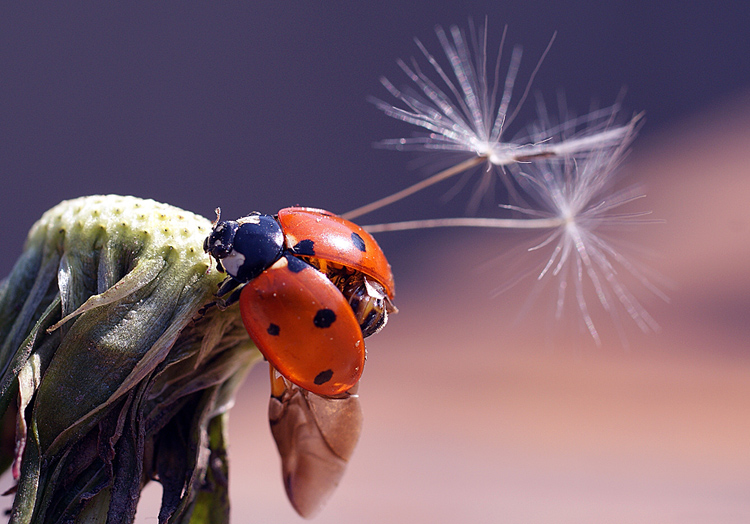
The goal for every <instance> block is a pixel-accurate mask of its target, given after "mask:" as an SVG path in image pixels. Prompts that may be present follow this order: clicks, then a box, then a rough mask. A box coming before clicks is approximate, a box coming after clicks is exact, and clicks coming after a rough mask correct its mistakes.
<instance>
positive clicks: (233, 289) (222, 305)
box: [216, 277, 242, 311]
mask: <svg viewBox="0 0 750 524" xmlns="http://www.w3.org/2000/svg"><path fill="white" fill-rule="evenodd" d="M241 291H242V282H240V281H239V280H235V279H234V278H232V277H227V278H226V279H224V281H223V282H222V283H221V285H220V286H219V290H218V291H217V292H216V296H217V297H223V296H225V295H226V294H227V293H231V294H230V295H229V296H228V297H226V298H219V299H217V300H216V306H217V307H218V308H219V309H221V310H222V311H223V310H225V309H226V308H228V307H229V306H231V305H232V304H234V303H236V302H237V301H239V299H240V292H241Z"/></svg>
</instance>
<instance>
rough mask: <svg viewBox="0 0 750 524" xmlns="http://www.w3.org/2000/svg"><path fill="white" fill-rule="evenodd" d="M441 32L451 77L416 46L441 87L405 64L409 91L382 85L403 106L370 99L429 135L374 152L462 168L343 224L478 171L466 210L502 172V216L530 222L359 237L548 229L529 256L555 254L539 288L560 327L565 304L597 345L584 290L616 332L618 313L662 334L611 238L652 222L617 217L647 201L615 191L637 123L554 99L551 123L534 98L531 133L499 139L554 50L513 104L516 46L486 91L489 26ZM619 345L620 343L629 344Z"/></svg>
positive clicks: (641, 274)
mask: <svg viewBox="0 0 750 524" xmlns="http://www.w3.org/2000/svg"><path fill="white" fill-rule="evenodd" d="M436 32H437V35H438V39H439V41H440V44H441V46H442V48H443V51H444V53H445V56H446V58H447V59H448V62H449V64H450V68H444V67H442V66H441V65H440V64H439V61H438V60H437V59H436V58H435V57H434V56H433V55H432V54H431V53H430V52H429V51H427V49H426V47H425V46H424V45H422V43H421V42H420V41H418V40H417V46H418V47H419V49H420V51H421V53H422V55H423V57H424V59H426V61H427V63H428V64H429V66H430V74H434V75H435V77H436V78H437V79H438V81H434V80H433V79H431V78H430V76H429V75H428V74H427V73H425V72H424V71H423V69H422V68H421V67H420V65H419V63H418V61H417V60H416V59H412V60H411V62H410V63H409V64H407V63H406V62H403V61H400V62H399V65H400V67H401V69H402V70H403V71H404V72H405V73H406V75H407V77H408V78H409V80H410V81H411V85H410V87H406V88H404V89H401V90H399V89H397V88H396V87H395V86H394V85H393V84H392V83H391V82H389V81H388V80H386V79H382V83H383V85H384V86H385V87H386V89H387V90H388V91H389V92H390V93H391V94H392V95H393V96H394V97H395V98H397V99H398V100H399V102H400V104H399V105H391V104H389V103H387V102H384V101H381V100H374V103H375V105H376V106H377V107H378V108H379V109H381V110H382V111H383V112H384V113H385V114H387V115H388V116H390V117H393V118H396V119H398V120H401V121H404V122H407V123H409V124H413V125H416V126H418V127H420V128H422V129H424V130H426V131H427V133H426V134H422V135H420V136H415V137H412V138H398V139H391V140H385V141H383V142H381V143H380V145H382V146H384V147H389V148H393V149H398V150H417V151H430V152H442V153H453V154H461V155H463V156H464V157H465V158H463V159H462V160H461V161H460V162H459V163H457V164H456V165H454V166H452V167H450V168H448V169H446V170H444V171H441V172H440V173H437V174H435V175H433V176H431V177H429V178H427V179H425V180H423V181H421V182H419V183H417V184H415V185H413V186H411V187H408V188H406V189H404V190H402V191H399V192H398V193H395V194H394V195H391V196H389V197H386V198H383V199H381V200H379V201H377V202H374V203H372V204H370V205H369V206H364V207H362V208H359V209H356V210H354V211H352V212H350V213H348V214H346V215H345V216H347V217H348V218H352V217H354V216H359V215H361V214H364V213H367V212H370V211H372V210H374V209H377V208H379V207H383V206H385V205H388V204H390V203H392V202H395V201H397V200H400V199H402V198H405V197H406V196H408V195H410V194H413V193H415V192H417V191H419V190H421V189H423V188H425V187H428V186H429V185H432V184H434V183H437V182H440V181H442V180H445V179H447V178H450V177H452V176H454V175H457V174H459V173H463V172H466V171H467V170H470V169H472V168H474V167H476V166H479V165H480V164H485V165H486V166H487V167H488V169H486V170H485V173H484V175H483V179H482V180H481V181H480V183H479V184H478V186H477V187H478V190H475V193H474V195H473V196H472V203H473V204H474V205H475V204H477V203H478V198H480V197H481V195H480V194H479V192H480V191H485V190H487V189H488V188H489V187H490V186H491V184H490V183H488V178H487V176H489V175H491V174H492V173H493V172H495V173H499V174H500V175H501V176H503V177H505V178H504V182H505V183H506V185H507V186H508V188H509V190H510V191H509V193H510V194H511V195H512V196H513V197H514V200H516V202H514V205H503V206H501V207H502V208H504V209H506V210H509V211H513V212H515V213H519V214H521V215H523V216H524V217H525V218H448V219H433V220H417V221H406V222H398V223H391V224H378V225H373V226H369V227H367V228H366V229H367V230H368V231H370V232H381V231H396V230H405V229H421V228H431V227H493V228H511V229H539V230H546V233H545V236H544V238H543V239H542V240H541V241H540V242H539V243H538V244H537V245H535V246H534V247H532V248H531V249H530V251H536V252H543V251H545V250H550V254H549V255H548V256H546V257H545V262H544V264H543V265H542V266H541V269H540V270H539V272H538V274H537V279H538V280H539V281H541V282H548V281H555V282H556V285H557V300H556V314H557V317H558V318H560V317H561V316H562V311H563V308H564V306H565V304H566V303H567V302H568V301H569V300H570V298H569V295H572V296H573V300H574V301H575V303H576V304H577V308H578V310H579V311H580V314H581V318H582V319H583V323H584V324H585V327H586V329H587V330H588V332H589V333H590V335H591V337H592V338H593V339H594V341H595V342H596V343H597V344H600V343H601V337H600V335H599V331H598V329H597V327H596V326H595V324H594V321H593V318H592V309H591V308H592V307H593V302H592V301H591V300H590V299H588V300H587V293H586V291H585V290H586V289H587V288H589V287H591V288H593V290H594V293H595V295H596V303H598V304H599V305H600V306H601V307H602V308H603V309H604V310H605V311H607V312H608V313H609V314H610V315H611V316H612V318H613V319H614V320H615V323H616V324H617V325H618V328H621V326H620V325H619V320H618V319H619V316H618V311H620V310H623V309H624V311H625V312H626V314H627V316H629V317H630V318H631V319H632V320H633V321H634V322H635V323H636V324H637V325H638V326H639V327H640V328H641V329H642V330H643V331H655V330H657V329H658V325H657V323H656V321H655V320H654V319H653V318H652V317H651V316H650V315H649V313H648V311H647V310H646V308H645V307H644V306H643V305H642V304H641V302H640V301H639V300H638V298H637V297H636V296H635V294H634V293H633V292H631V291H630V290H629V289H628V287H627V286H626V285H625V281H626V280H629V279H630V278H634V279H635V281H636V282H638V283H640V285H642V286H643V287H644V288H646V289H648V290H649V291H651V292H653V293H654V294H656V295H657V296H659V297H661V298H663V299H664V300H667V297H666V296H664V294H663V293H662V292H661V291H660V290H659V289H657V288H656V287H655V286H654V285H653V284H652V283H651V282H650V281H649V279H648V277H647V275H646V272H645V271H644V270H642V269H640V268H639V266H638V265H637V264H635V263H634V262H632V261H630V260H628V259H627V258H626V257H625V256H623V254H622V253H620V252H619V251H617V249H616V248H615V243H614V242H613V241H612V240H610V239H609V238H610V237H609V236H607V235H608V233H612V232H614V229H615V228H617V227H622V226H625V225H634V224H643V223H653V222H656V221H654V220H649V219H647V218H646V215H648V214H649V213H648V212H633V213H629V212H624V211H622V209H623V208H624V206H625V205H626V204H628V203H630V202H633V201H634V200H637V199H639V198H642V197H643V196H644V195H642V194H640V193H638V192H637V191H636V190H635V189H632V188H631V189H626V190H621V191H614V190H613V187H614V184H613V182H614V178H615V176H616V172H617V168H618V167H619V164H620V163H621V161H622V159H623V156H624V154H625V152H626V150H627V148H628V147H629V145H630V142H631V141H632V139H633V137H634V136H635V133H636V129H637V126H638V123H639V121H640V115H636V116H635V117H633V118H632V119H631V120H630V122H628V123H627V124H624V125H621V124H618V123H617V120H618V118H617V115H618V112H619V103H618V104H614V105H612V106H611V107H607V108H603V109H596V110H592V111H590V112H588V113H587V114H584V115H583V116H578V117H576V116H573V115H572V114H571V113H570V112H569V111H568V109H567V108H566V105H565V102H564V100H562V99H561V100H559V101H558V107H559V108H560V109H559V113H560V114H559V116H558V117H557V118H556V119H553V118H552V117H551V116H550V115H549V114H548V111H547V109H546V106H545V105H544V103H543V102H542V101H541V99H539V100H538V101H537V112H538V115H539V120H538V121H537V122H536V123H534V124H533V125H531V126H529V127H528V128H527V129H526V131H525V134H524V135H522V136H521V138H514V139H506V138H505V136H504V135H505V131H506V129H507V128H508V126H509V125H510V123H511V122H512V121H513V120H514V118H515V117H516V115H517V114H518V111H519V109H520V107H521V105H522V104H523V103H524V101H525V99H526V98H527V95H528V92H529V88H530V85H531V81H532V80H533V78H534V76H535V75H536V73H537V71H538V69H539V66H540V65H541V61H542V60H543V59H544V56H545V55H546V53H547V51H548V50H549V46H548V48H547V50H545V52H544V54H543V55H542V59H540V61H539V62H538V64H537V67H536V68H535V69H534V71H533V73H532V74H531V77H530V79H529V82H528V84H527V86H526V89H525V90H524V91H523V93H522V94H521V96H520V97H519V99H518V101H517V102H516V103H515V104H514V103H513V91H514V87H515V84H516V79H517V77H518V71H519V66H520V60H521V48H520V47H518V46H516V47H514V48H513V51H512V52H511V56H510V59H509V63H508V65H507V69H506V72H505V77H504V80H503V81H501V80H500V69H501V67H500V66H501V62H502V58H503V46H504V42H505V31H504V32H503V36H502V42H501V44H500V48H499V50H498V53H497V57H496V59H495V66H494V70H493V71H494V77H493V80H492V81H490V80H489V78H488V75H489V72H490V71H489V68H488V66H487V63H488V61H489V56H488V54H487V37H488V32H487V25H486V23H485V25H484V26H483V27H481V28H480V29H479V30H478V31H477V30H476V29H475V28H474V26H473V25H470V28H469V32H468V33H466V32H464V31H462V30H460V29H459V28H457V27H455V26H454V27H451V29H450V31H449V33H446V32H445V31H444V30H443V29H442V28H440V27H438V28H436ZM550 44H551V42H550ZM495 168H497V169H495ZM625 275H629V277H626V276H625ZM622 338H623V340H624V336H623V337H622Z"/></svg>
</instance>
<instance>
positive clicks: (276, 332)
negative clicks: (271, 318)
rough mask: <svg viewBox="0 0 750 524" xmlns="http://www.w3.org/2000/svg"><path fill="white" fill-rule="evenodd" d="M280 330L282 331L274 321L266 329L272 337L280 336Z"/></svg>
mask: <svg viewBox="0 0 750 524" xmlns="http://www.w3.org/2000/svg"><path fill="white" fill-rule="evenodd" d="M280 331H281V328H280V327H279V326H277V325H276V324H274V323H273V322H272V323H271V324H269V326H268V329H266V332H267V333H268V334H269V335H271V336H272V337H278V336H279V332H280Z"/></svg>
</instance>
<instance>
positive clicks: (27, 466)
mask: <svg viewBox="0 0 750 524" xmlns="http://www.w3.org/2000/svg"><path fill="white" fill-rule="evenodd" d="M436 31H437V36H438V39H439V41H440V44H441V46H442V49H443V52H444V54H445V60H444V61H445V62H446V63H447V64H448V65H447V66H444V65H441V62H443V60H442V58H440V57H436V56H435V55H433V54H431V53H430V52H429V51H428V50H427V48H426V46H424V45H423V44H422V43H421V42H420V41H419V40H417V46H418V48H419V50H420V52H421V59H420V60H417V59H412V60H411V61H410V62H405V61H399V65H400V67H401V69H402V70H403V72H404V73H405V74H406V76H407V79H408V85H407V87H405V88H396V87H395V85H394V84H392V83H391V82H389V81H387V80H385V79H383V81H382V83H383V85H384V86H385V88H386V89H387V91H388V92H389V93H390V94H391V95H392V97H393V98H394V99H395V102H393V103H388V102H384V101H381V100H375V101H374V103H375V105H376V106H377V107H378V108H379V109H380V110H382V111H383V112H384V113H385V114H386V115H388V116H390V117H393V118H395V119H397V120H400V121H402V122H404V123H406V124H410V125H412V126H416V127H417V128H418V129H420V130H421V131H422V134H421V135H416V136H412V137H409V138H398V139H392V140H385V141H383V142H381V145H382V146H384V147H388V148H395V149H399V150H415V151H427V152H433V153H442V154H450V155H453V156H455V157H456V158H457V159H458V160H457V161H456V163H455V164H454V165H453V167H450V168H448V169H445V170H443V171H440V172H439V173H437V174H434V175H432V176H430V177H428V178H426V179H424V180H422V181H421V182H418V183H416V184H414V185H413V186H410V187H408V188H406V189H403V190H401V191H398V192H396V193H394V194H393V195H391V196H387V197H384V198H382V199H380V200H378V201H376V202H373V203H372V204H369V205H366V206H363V207H361V208H358V209H355V210H353V211H350V212H348V213H345V214H343V215H341V216H337V215H335V214H333V213H330V212H328V211H323V210H320V209H314V208H302V207H292V208H285V209H282V210H280V211H279V212H278V213H277V214H275V215H265V214H261V213H253V214H250V215H248V216H245V217H241V218H239V219H237V220H225V219H222V217H221V216H220V214H219V211H218V210H217V216H216V220H215V221H214V222H209V221H208V220H207V219H205V218H203V217H200V216H197V215H194V214H192V213H189V212H187V211H183V210H180V209H177V208H174V207H172V206H169V205H166V204H160V203H157V202H154V201H150V200H142V199H138V198H135V197H121V196H114V195H109V196H91V197H82V198H79V199H75V200H70V201H66V202H62V203H61V204H59V205H58V206H56V207H54V208H53V209H51V210H49V211H48V212H47V213H45V214H44V215H43V216H42V218H41V219H40V220H39V221H38V222H37V223H36V224H35V225H34V226H33V228H32V230H31V231H30V232H29V236H28V239H27V242H26V246H25V248H24V252H23V254H22V255H21V257H20V258H19V260H18V262H17V263H16V265H15V267H14V269H13V270H12V273H11V275H10V276H9V277H8V278H7V279H6V280H5V281H3V283H2V285H1V286H0V340H1V341H2V343H1V344H0V413H2V414H3V420H4V422H6V424H3V427H13V426H15V428H16V430H15V435H10V434H9V435H6V437H7V438H5V439H0V464H1V465H2V467H3V469H6V468H10V469H11V471H12V473H13V476H14V479H15V481H16V485H15V487H14V488H13V491H15V499H14V502H13V508H12V510H11V512H10V522H12V523H14V524H20V523H27V524H34V523H43V522H45V523H46V522H104V521H106V522H112V523H115V522H121V523H127V522H132V520H133V519H134V517H135V511H136V507H137V502H138V498H139V495H140V491H141V489H142V488H143V486H145V485H146V484H147V483H148V482H150V481H152V480H154V481H157V482H159V483H161V484H162V487H163V497H162V504H161V510H160V512H159V517H158V518H159V522H161V523H188V522H190V523H223V522H226V521H227V520H228V518H229V502H228V500H229V498H228V487H227V475H228V459H227V441H226V430H227V421H228V419H227V411H228V409H229V407H230V406H231V405H232V403H233V399H234V395H235V393H236V391H237V388H238V387H239V385H240V384H241V383H242V380H243V378H244V377H245V375H246V373H247V371H248V370H249V369H250V367H252V366H253V365H254V364H255V363H257V362H258V361H260V360H261V359H265V360H267V361H268V363H269V368H270V370H269V371H270V379H271V398H270V402H269V413H268V415H269V421H270V424H271V432H272V434H273V436H274V440H275V441H276V444H277V447H278V450H279V454H280V456H281V462H282V473H283V479H284V486H285V488H286V491H287V494H288V496H289V499H290V501H291V502H292V505H293V506H294V508H295V509H296V510H297V511H298V512H299V513H300V514H301V515H303V516H307V517H309V516H313V515H315V514H316V513H317V512H318V511H319V510H320V509H321V508H322V507H323V505H324V504H325V502H326V501H327V500H328V498H329V497H330V495H331V494H332V493H333V491H334V490H335V488H336V486H337V485H338V483H339V482H340V480H341V478H342V476H343V474H344V471H345V469H346V465H347V462H348V460H349V458H350V457H351V455H352V453H353V451H354V447H355V445H356V443H357V440H358V438H359V435H360V431H361V426H362V412H361V409H360V405H359V400H358V394H357V384H358V382H359V379H360V377H361V376H362V373H363V370H364V365H365V357H366V350H365V338H366V337H368V336H370V335H373V334H375V333H377V332H378V331H379V330H380V329H382V328H383V326H384V325H385V324H386V321H387V319H388V315H389V314H392V313H394V312H395V311H396V309H395V306H394V305H393V304H392V300H393V299H394V293H395V284H394V279H393V275H392V273H391V268H390V265H389V264H388V261H387V259H386V257H385V255H384V254H383V252H382V250H381V249H380V247H379V246H378V244H377V242H376V241H375V239H374V238H373V237H372V234H374V233H381V232H386V231H398V230H406V229H418V228H433V227H488V228H516V229H534V230H539V231H540V232H541V234H542V235H544V236H543V237H542V239H541V240H540V241H539V242H538V243H537V244H536V245H535V246H534V247H533V248H532V250H535V251H542V250H549V251H550V253H549V255H548V256H547V257H546V259H545V260H546V261H545V263H544V264H543V266H542V267H541V268H540V269H539V272H538V279H539V280H540V281H551V280H553V279H556V282H557V284H556V285H557V290H558V300H557V309H558V311H561V310H562V308H563V306H564V304H565V302H566V300H567V298H566V297H567V295H568V294H569V293H571V289H572V294H573V296H574V300H575V302H576V304H577V306H578V309H579V310H580V313H581V318H582V319H583V323H584V325H585V326H586V328H587V330H588V332H589V333H590V335H591V337H592V338H593V339H594V340H595V341H596V342H597V343H599V342H600V336H599V332H598V330H597V328H596V326H595V325H594V322H593V320H592V316H591V314H590V307H591V305H590V303H589V301H588V300H587V298H586V294H585V292H584V288H585V287H588V286H590V287H592V288H593V289H594V291H595V294H596V300H597V303H598V304H599V305H600V306H601V307H602V308H604V309H605V310H608V311H610V312H612V314H613V316H614V315H615V311H616V310H617V309H618V308H624V310H625V311H626V312H627V315H628V316H629V317H630V318H632V319H633V320H634V321H635V322H636V323H637V324H638V326H639V327H640V328H641V329H643V330H650V329H656V328H657V325H656V323H655V321H654V320H653V319H652V318H651V316H650V315H649V314H648V312H647V311H646V309H645V308H644V307H643V305H641V303H640V302H639V300H638V299H637V298H636V296H635V294H634V293H632V292H631V291H630V290H628V288H627V287H626V286H625V285H624V284H623V283H622V281H621V278H620V275H621V273H623V272H624V273H629V274H630V275H632V276H634V277H635V278H636V280H637V281H638V282H640V284H642V285H643V286H644V287H646V288H647V289H649V290H651V291H653V292H654V293H656V294H658V295H660V296H662V295H661V293H660V292H659V291H658V289H656V288H655V287H654V286H652V285H651V284H650V282H649V281H648V279H647V278H646V276H645V274H644V273H643V272H642V271H640V270H639V269H638V267H637V266H636V265H635V263H633V262H630V261H629V260H628V259H627V258H625V257H624V256H623V255H622V254H621V253H620V252H619V251H617V250H616V249H615V245H614V243H612V242H611V241H610V240H609V239H608V237H607V236H605V232H606V231H607V230H609V229H613V228H616V227H619V226H622V225H629V224H640V223H646V222H649V220H648V219H647V218H646V215H647V214H648V213H647V212H634V213H631V212H625V211H622V209H623V208H624V206H625V205H626V204H630V203H631V202H633V201H635V200H638V199H639V198H641V197H642V195H641V194H639V193H638V192H637V191H634V190H620V191H615V190H613V189H612V187H613V180H614V178H615V176H616V173H617V168H618V166H619V164H620V162H621V160H622V158H623V156H624V154H625V152H626V150H627V148H628V147H629V145H630V142H631V140H632V139H633V137H634V135H635V132H636V128H637V126H638V123H639V117H638V116H635V117H633V118H632V119H630V120H629V121H627V122H624V123H621V119H620V117H619V106H618V105H617V104H616V105H614V106H612V107H609V108H605V109H600V110H597V111H592V112H590V113H588V114H586V115H583V116H581V117H576V118H572V117H570V116H569V115H568V114H567V113H566V111H561V116H559V117H557V118H553V117H552V116H551V115H549V114H548V113H547V112H546V110H545V107H544V105H543V104H542V103H541V102H540V103H538V112H539V121H538V122H537V123H535V124H533V125H531V126H529V127H527V128H526V131H525V134H523V135H521V136H515V137H511V138H508V137H507V136H506V134H507V129H508V127H509V126H510V125H511V123H512V122H513V121H514V119H515V118H516V117H517V115H518V114H519V110H520V108H521V106H522V105H523V104H524V102H525V101H526V99H527V98H528V94H529V92H530V88H531V82H532V80H533V79H534V76H535V75H536V73H537V71H538V70H539V66H540V65H541V60H540V61H539V63H538V64H537V66H536V68H535V69H534V70H533V72H532V74H531V75H530V78H529V80H528V82H527V84H526V87H525V89H524V90H523V91H522V92H521V94H520V96H518V97H516V96H515V95H514V90H515V87H516V84H517V77H518V75H519V70H520V64H521V49H520V47H514V48H513V49H512V50H511V52H510V55H509V57H508V58H506V57H505V53H504V47H505V31H504V32H503V34H502V40H501V43H500V46H499V51H498V53H497V56H496V57H494V59H493V60H491V59H492V58H493V57H491V56H490V55H489V54H488V52H487V49H488V37H489V35H488V31H487V25H486V24H485V25H484V26H483V27H480V28H476V27H475V26H473V25H472V24H470V27H469V30H468V32H464V31H462V30H460V29H458V28H457V27H452V28H450V30H449V31H447V32H446V31H444V30H443V29H442V28H440V27H438V28H437V30H436ZM550 45H551V43H550ZM544 54H546V51H545V53H544ZM543 56H544V55H543ZM492 64H494V65H492ZM501 73H502V74H501ZM475 173H479V175H478V182H477V183H476V185H475V188H474V191H473V193H472V196H471V198H470V200H469V209H470V210H476V209H478V207H479V205H480V204H481V202H482V200H483V198H484V196H485V195H486V194H487V193H488V192H491V191H492V190H493V188H494V186H495V184H496V183H497V182H498V181H500V182H501V183H502V184H503V185H504V187H505V188H506V190H507V193H508V195H510V196H509V198H510V200H509V201H508V202H507V203H505V204H503V205H501V206H500V209H501V210H502V212H503V213H506V214H507V215H510V216H503V217H489V218H480V217H460V218H443V219H434V220H418V221H406V222H395V223H390V224H380V225H370V226H365V227H360V226H358V225H356V224H354V223H353V222H351V220H352V219H355V218H357V219H358V218H359V217H361V216H363V215H365V214H366V213H368V212H370V211H373V210H375V209H378V208H381V207H384V206H386V205H388V204H391V203H393V202H396V201H398V200H401V199H403V198H406V197H408V196H410V195H412V194H414V193H416V192H417V191H419V190H421V189H423V188H426V187H428V186H430V185H432V184H436V183H438V182H440V181H442V180H446V179H448V178H452V177H456V176H457V175H462V177H463V178H464V183H465V182H466V181H467V180H468V178H470V177H473V176H474V174H475ZM569 283H572V285H570V286H569V285H568V284H569ZM248 335H249V337H248Z"/></svg>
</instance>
